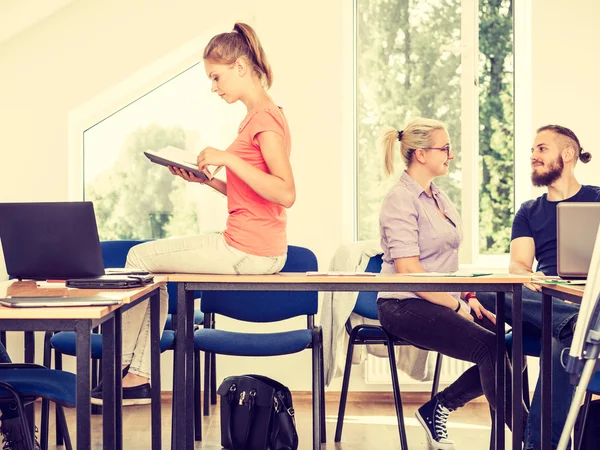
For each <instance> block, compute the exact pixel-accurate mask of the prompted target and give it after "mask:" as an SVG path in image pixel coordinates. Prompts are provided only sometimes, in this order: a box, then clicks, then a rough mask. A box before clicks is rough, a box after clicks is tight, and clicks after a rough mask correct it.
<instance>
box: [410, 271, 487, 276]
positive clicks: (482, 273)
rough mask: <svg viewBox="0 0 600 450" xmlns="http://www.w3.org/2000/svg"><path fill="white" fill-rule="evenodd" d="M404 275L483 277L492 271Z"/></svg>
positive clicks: (412, 274)
mask: <svg viewBox="0 0 600 450" xmlns="http://www.w3.org/2000/svg"><path fill="white" fill-rule="evenodd" d="M403 275H407V276H410V277H483V276H486V275H492V272H416V273H405V274H403Z"/></svg>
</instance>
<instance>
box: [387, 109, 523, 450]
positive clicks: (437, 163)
mask: <svg viewBox="0 0 600 450" xmlns="http://www.w3.org/2000/svg"><path fill="white" fill-rule="evenodd" d="M398 141H400V155H401V157H402V160H403V162H404V163H405V164H406V170H405V171H404V172H403V173H402V175H401V176H400V179H399V180H398V182H397V183H396V184H395V185H394V186H393V187H392V188H391V189H390V190H389V192H388V193H387V195H386V197H385V199H384V201H383V205H382V207H381V214H380V219H379V224H380V233H381V248H382V249H383V266H382V268H381V272H382V273H416V272H455V271H456V270H458V248H459V246H460V242H461V239H462V227H461V221H460V217H459V215H458V211H457V210H456V208H455V207H454V205H453V204H452V202H451V201H450V199H449V198H448V196H447V195H446V194H445V193H444V192H443V191H442V190H440V189H439V188H438V187H437V186H436V185H435V184H434V183H433V179H434V178H435V177H439V176H445V175H447V174H448V170H449V165H450V164H451V162H452V160H453V159H454V158H455V154H454V153H453V152H452V148H451V146H450V138H449V136H448V132H447V131H446V128H445V127H444V125H443V124H442V123H441V122H438V121H436V120H430V119H421V118H417V119H414V120H412V121H411V122H409V123H408V125H406V127H405V128H404V129H403V130H401V131H397V130H395V129H393V128H387V129H385V130H383V133H382V139H381V144H382V146H383V148H384V150H385V169H386V172H387V174H388V175H389V174H391V173H393V171H394V158H395V152H396V150H395V148H396V142H398ZM377 304H378V308H379V319H380V321H381V324H382V326H383V327H384V328H385V329H386V330H387V331H388V332H390V333H391V334H393V335H394V336H397V337H399V338H401V339H404V340H406V341H409V342H411V343H412V344H414V345H417V346H419V347H423V348H427V349H430V350H433V351H436V352H439V353H442V354H444V355H448V356H450V357H451V358H456V359H460V360H463V361H470V362H472V363H474V364H475V366H473V367H471V368H470V369H468V370H467V371H466V372H465V373H463V374H462V375H461V376H460V377H459V378H458V379H457V380H456V381H455V382H454V383H452V384H451V385H450V386H448V387H447V388H446V389H444V390H443V391H441V392H440V393H438V394H437V395H436V396H435V397H434V398H433V399H432V400H430V401H429V402H427V403H426V404H424V405H423V406H421V407H420V408H419V409H418V411H417V413H416V415H417V418H418V419H419V421H420V422H421V424H422V425H423V427H424V428H425V431H426V433H427V437H428V439H429V442H430V443H431V445H432V446H433V447H434V448H439V449H451V448H454V442H453V441H451V440H450V439H449V438H448V432H447V430H446V421H447V419H448V414H450V412H452V411H453V410H455V409H457V408H459V407H461V406H463V405H465V404H466V403H467V402H469V401H470V400H473V399H474V398H477V397H479V396H480V395H482V394H484V395H485V396H486V398H487V399H488V401H489V403H490V405H491V406H492V408H495V406H496V398H495V388H494V379H495V373H496V336H495V323H496V320H495V316H494V315H493V314H492V313H490V312H489V311H487V310H486V309H485V308H484V307H483V306H481V304H480V303H479V302H478V301H477V298H476V297H475V295H474V294H471V293H466V292H463V293H460V292H380V293H379V295H378V300H377ZM506 361H507V362H506V364H507V371H506V374H507V377H506V386H507V387H506V389H507V391H506V392H510V391H511V388H510V386H511V381H510V380H511V378H510V377H511V375H510V374H511V370H510V365H509V363H508V358H507V360H506ZM506 401H507V408H506V411H507V423H508V424H510V423H511V422H512V420H511V418H510V417H508V416H510V411H511V406H510V396H507V400H506ZM526 417H527V414H526V411H524V418H525V419H526ZM524 425H525V421H524V422H523V426H524Z"/></svg>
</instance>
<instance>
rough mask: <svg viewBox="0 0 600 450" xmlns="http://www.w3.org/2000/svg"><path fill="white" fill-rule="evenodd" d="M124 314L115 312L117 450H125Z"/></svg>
mask: <svg viewBox="0 0 600 450" xmlns="http://www.w3.org/2000/svg"><path fill="white" fill-rule="evenodd" d="M122 319H123V312H122V311H121V308H118V309H117V310H116V311H115V317H114V319H113V320H114V322H115V433H116V437H117V439H116V441H117V445H116V447H115V448H116V450H123V375H122V372H121V366H122V365H123V332H122V331H123V330H122V326H123V325H122Z"/></svg>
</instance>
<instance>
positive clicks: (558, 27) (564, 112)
mask: <svg viewBox="0 0 600 450" xmlns="http://www.w3.org/2000/svg"><path fill="white" fill-rule="evenodd" d="M599 14H600V3H598V2H597V1H596V0H576V1H573V2H565V1H562V0H543V1H542V0H533V11H532V17H533V24H532V36H533V39H532V54H533V64H532V79H533V83H532V85H533V89H532V121H531V123H532V124H533V127H534V128H538V127H540V126H542V125H547V124H558V125H563V126H566V127H568V128H571V129H572V130H573V131H574V132H575V134H576V135H577V137H578V138H579V141H580V142H581V145H582V146H583V148H585V149H586V150H589V151H590V153H591V154H592V160H591V161H590V162H589V163H588V164H582V163H581V162H579V163H578V164H577V168H576V169H575V174H576V176H577V178H578V179H579V181H580V182H581V183H584V184H594V185H600V177H598V171H599V169H600V146H599V145H598V136H597V134H596V132H597V131H598V130H597V127H598V105H600V60H599V59H598V54H599V53H598V46H599V45H600V29H599V28H598V26H597V23H596V21H597V17H598V15H599ZM534 135H535V130H532V131H531V136H532V138H531V142H533V136H534ZM530 148H531V147H528V148H520V149H517V157H524V158H528V157H529V154H530ZM594 173H595V174H596V175H594Z"/></svg>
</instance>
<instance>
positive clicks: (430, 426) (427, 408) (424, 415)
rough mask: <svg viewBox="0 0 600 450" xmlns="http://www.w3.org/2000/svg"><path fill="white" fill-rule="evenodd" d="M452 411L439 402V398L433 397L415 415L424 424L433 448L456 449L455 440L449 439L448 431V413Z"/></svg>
mask: <svg viewBox="0 0 600 450" xmlns="http://www.w3.org/2000/svg"><path fill="white" fill-rule="evenodd" d="M451 412H452V410H450V409H448V408H446V407H445V406H443V405H442V404H441V403H439V402H438V400H437V398H433V399H431V400H429V401H428V402H427V403H425V404H424V405H423V406H421V407H420V408H419V409H418V410H417V412H416V413H415V416H417V419H418V420H419V422H421V425H423V428H424V429H425V433H426V434H427V439H428V440H429V443H430V444H431V446H432V447H433V448H436V449H440V450H452V449H454V441H452V440H450V439H448V431H447V430H446V422H447V421H448V414H450V413H451Z"/></svg>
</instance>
